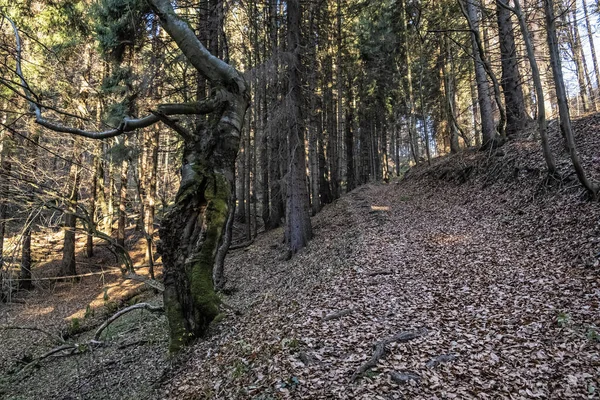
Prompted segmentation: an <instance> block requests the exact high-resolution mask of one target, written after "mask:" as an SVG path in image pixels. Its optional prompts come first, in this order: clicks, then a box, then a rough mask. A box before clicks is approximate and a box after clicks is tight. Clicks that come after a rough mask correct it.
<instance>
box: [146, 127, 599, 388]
mask: <svg viewBox="0 0 600 400" xmlns="http://www.w3.org/2000/svg"><path fill="white" fill-rule="evenodd" d="M598 121H599V118H598V117H592V118H588V119H585V120H581V121H578V122H577V123H576V128H577V129H578V141H579V143H584V142H585V145H583V146H581V147H582V148H584V149H585V152H584V153H583V159H584V162H585V165H586V168H587V169H588V171H592V173H593V175H594V176H597V172H598V171H597V168H596V167H597V165H596V164H597V160H596V158H595V154H597V151H598V149H600V146H598V140H599V136H600V135H599V132H600V130H599V129H598ZM552 140H553V146H554V150H555V153H556V154H557V157H558V165H559V166H560V168H561V170H562V172H563V176H564V177H565V179H564V181H563V182H560V183H557V182H554V183H552V184H551V185H550V186H548V185H545V184H544V183H543V180H544V179H543V178H544V172H543V171H544V168H543V159H542V157H541V154H540V152H539V150H538V147H539V145H537V144H536V142H534V141H528V140H526V139H518V140H515V141H512V142H510V143H508V144H507V145H506V146H504V147H503V148H502V149H501V150H500V151H499V152H497V153H490V154H486V153H481V152H465V153H463V154H461V155H457V156H452V157H446V158H443V159H440V160H436V162H434V165H432V166H431V167H420V168H417V169H415V170H413V171H411V172H410V173H409V174H408V176H407V178H406V179H405V180H402V181H399V182H392V183H391V184H388V185H379V184H372V185H367V186H364V187H361V188H358V189H357V190H355V191H353V192H352V193H350V194H348V195H346V196H344V197H342V198H341V199H340V200H338V201H337V202H336V203H335V204H332V205H330V206H328V207H326V208H325V210H324V211H323V212H322V213H321V214H320V215H318V216H317V217H316V218H315V219H314V222H313V223H314V225H315V233H316V237H315V239H314V240H313V241H312V242H311V244H310V245H309V247H308V248H307V249H305V250H304V251H302V252H301V253H300V254H298V255H297V256H294V258H293V259H292V260H290V261H281V254H282V253H283V247H282V245H277V244H276V243H280V241H281V232H277V231H276V232H270V233H267V234H265V235H262V236H260V237H259V239H258V240H257V241H256V242H255V243H254V244H253V245H252V246H250V247H249V248H247V249H246V250H245V251H244V250H238V251H235V252H232V253H231V254H230V255H229V256H228V259H227V270H228V275H229V284H228V285H229V289H230V290H232V291H233V290H237V291H235V293H234V294H233V295H232V296H231V297H230V298H228V299H227V300H226V302H227V303H228V304H229V305H230V308H231V310H230V312H229V315H228V317H227V318H225V320H224V321H223V322H222V323H221V324H220V325H219V326H218V328H217V329H216V331H215V333H214V335H212V336H211V337H209V338H207V340H206V341H204V342H202V343H199V344H198V345H196V346H195V348H193V349H192V350H191V351H190V353H189V354H188V355H187V361H185V362H184V363H183V364H182V365H180V366H179V368H178V369H177V370H175V371H173V372H172V373H171V374H169V375H167V376H165V383H164V384H163V385H161V388H160V389H159V390H157V392H156V395H157V397H160V398H163V397H165V398H178V399H186V398H189V399H191V398H222V399H236V398H237V399H248V398H254V399H271V398H294V399H329V398H339V399H345V398H348V399H361V398H364V399H374V398H382V399H395V398H398V399H399V398H415V399H431V398H461V399H464V398H490V399H491V398H494V399H496V398H536V397H537V398H548V397H549V398H561V399H565V398H583V397H587V396H592V397H593V396H597V395H598V394H597V393H598V391H599V390H600V381H599V379H600V378H599V377H600V355H599V354H600V342H599V338H600V328H599V327H600V309H599V304H600V276H599V275H598V257H599V254H598V253H599V251H600V243H599V242H600V239H599V235H598V234H599V233H600V224H599V222H600V219H599V217H600V208H599V206H598V204H597V203H590V202H588V201H586V200H585V198H584V197H585V196H583V192H582V191H581V189H580V188H579V186H578V184H577V182H576V181H574V179H573V176H572V174H570V173H569V172H568V171H569V170H570V164H569V161H568V159H567V158H566V154H565V152H564V150H562V144H561V140H560V137H559V136H558V134H557V132H556V131H554V134H553V138H552ZM233 310H236V311H237V313H235V312H233ZM402 332H412V333H414V332H417V333H418V337H416V338H414V339H413V340H410V341H407V342H406V343H400V342H398V341H388V342H389V343H387V342H386V343H387V346H385V349H386V350H387V351H385V352H384V353H383V354H376V355H381V357H376V359H374V362H373V363H372V364H373V365H374V366H373V367H372V368H363V370H364V373H361V374H357V370H358V371H359V372H360V371H362V370H360V368H361V366H363V367H368V366H369V364H368V363H367V362H368V361H369V360H370V359H371V357H372V356H373V355H374V345H376V344H377V343H379V344H380V346H379V350H381V349H382V348H383V346H381V344H382V341H384V340H386V339H388V338H390V337H393V336H394V335H396V334H398V333H402ZM366 363H367V364H366ZM403 380H405V381H408V382H407V383H403V382H402V381H403Z"/></svg>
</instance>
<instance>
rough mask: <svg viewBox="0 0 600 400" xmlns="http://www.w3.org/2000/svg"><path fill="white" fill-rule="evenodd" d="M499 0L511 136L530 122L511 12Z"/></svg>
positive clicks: (502, 53) (505, 97)
mask: <svg viewBox="0 0 600 400" xmlns="http://www.w3.org/2000/svg"><path fill="white" fill-rule="evenodd" d="M498 1H502V0H497V1H496V15H497V19H498V33H499V38H500V54H501V57H502V89H504V103H505V104H506V134H507V135H508V136H510V135H513V134H515V133H517V132H518V131H519V130H520V129H522V128H523V126H524V125H525V124H527V122H529V116H528V115H527V112H526V111H525V99H524V98H523V90H522V88H521V76H520V74H519V64H518V62H517V50H516V46H515V37H514V33H513V24H512V21H511V13H510V11H509V10H508V9H506V8H505V7H502V6H501V5H500V4H499V3H498ZM528 39H529V38H528Z"/></svg>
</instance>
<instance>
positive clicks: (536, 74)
mask: <svg viewBox="0 0 600 400" xmlns="http://www.w3.org/2000/svg"><path fill="white" fill-rule="evenodd" d="M501 1H502V0H497V2H498V3H497V4H498V6H499V7H500V8H502V9H504V10H506V11H507V12H510V11H512V12H513V13H514V14H515V15H516V16H517V20H518V21H519V26H520V28H521V33H522V35H523V41H524V42H525V48H526V49H527V58H528V59H529V65H530V67H531V76H532V79H533V82H534V87H535V93H536V98H537V101H536V103H537V106H538V111H537V123H538V133H539V135H540V139H541V140H542V152H543V154H544V159H545V161H546V166H547V167H548V174H549V175H550V176H551V177H554V178H557V177H558V173H557V171H556V163H555V161H554V156H553V155H552V150H551V149H550V144H549V142H548V134H547V123H546V110H545V107H544V101H543V99H544V87H543V85H542V77H541V74H540V70H539V67H538V64H537V58H536V54H535V50H534V47H533V43H532V41H531V36H530V35H529V28H528V26H527V21H525V16H524V15H523V11H522V10H521V4H520V3H519V0H514V4H515V6H514V8H512V9H511V10H510V11H509V8H508V7H507V5H506V4H505V3H503V2H502V3H501Z"/></svg>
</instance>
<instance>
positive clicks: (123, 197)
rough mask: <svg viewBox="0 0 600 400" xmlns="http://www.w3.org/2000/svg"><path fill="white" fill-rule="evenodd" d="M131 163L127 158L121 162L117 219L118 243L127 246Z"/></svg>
mask: <svg viewBox="0 0 600 400" xmlns="http://www.w3.org/2000/svg"><path fill="white" fill-rule="evenodd" d="M128 171H129V163H128V162H127V160H123V161H122V162H121V185H120V186H119V218H118V221H117V243H118V244H119V246H121V247H123V248H125V225H126V223H127V207H126V205H127V204H126V203H127V183H128V182H127V181H128V179H127V175H128Z"/></svg>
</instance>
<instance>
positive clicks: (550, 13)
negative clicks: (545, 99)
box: [544, 0, 598, 200]
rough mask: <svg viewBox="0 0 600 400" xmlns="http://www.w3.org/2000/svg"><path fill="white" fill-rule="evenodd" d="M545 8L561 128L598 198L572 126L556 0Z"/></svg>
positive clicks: (584, 178) (591, 192)
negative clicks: (561, 54) (559, 40)
mask: <svg viewBox="0 0 600 400" xmlns="http://www.w3.org/2000/svg"><path fill="white" fill-rule="evenodd" d="M544 9H545V12H546V32H547V37H548V48H549V49H550V65H551V66H552V75H553V77H554V84H555V86H556V96H557V101H558V111H559V113H560V130H561V132H562V134H563V137H564V138H565V141H566V144H567V149H568V151H569V156H570V157H571V162H572V163H573V168H574V169H575V172H576V173H577V178H578V179H579V182H581V185H582V186H583V187H584V188H585V189H586V190H587V191H588V193H589V195H590V197H591V198H592V199H594V200H596V199H597V198H598V186H597V185H596V184H595V183H594V182H592V181H591V180H590V179H589V178H588V177H587V176H586V174H585V171H584V170H583V166H582V165H581V160H580V159H579V154H578V152H577V148H576V146H575V138H574V136H573V128H572V126H571V116H570V115H569V103H568V99H567V92H566V90H565V82H564V79H563V72H562V65H561V59H560V50H559V46H558V37H557V35H556V21H555V16H554V15H555V14H554V1H553V0H544Z"/></svg>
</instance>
